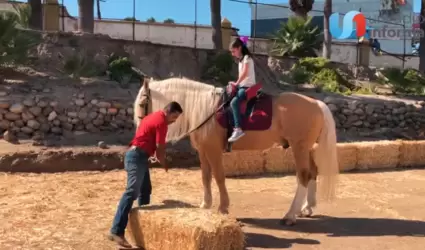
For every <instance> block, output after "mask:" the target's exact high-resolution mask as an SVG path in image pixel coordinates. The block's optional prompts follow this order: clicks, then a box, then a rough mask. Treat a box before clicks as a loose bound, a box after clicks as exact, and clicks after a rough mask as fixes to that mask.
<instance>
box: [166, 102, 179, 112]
mask: <svg viewBox="0 0 425 250" xmlns="http://www.w3.org/2000/svg"><path fill="white" fill-rule="evenodd" d="M164 110H165V111H167V112H168V113H180V114H181V113H183V109H182V107H181V106H180V104H179V103H178V102H170V103H168V104H167V106H165V107H164Z"/></svg>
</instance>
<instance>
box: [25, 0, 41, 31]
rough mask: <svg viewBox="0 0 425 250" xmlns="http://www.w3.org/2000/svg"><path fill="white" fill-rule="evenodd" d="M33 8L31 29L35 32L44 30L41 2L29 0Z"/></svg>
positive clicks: (30, 22)
mask: <svg viewBox="0 0 425 250" xmlns="http://www.w3.org/2000/svg"><path fill="white" fill-rule="evenodd" d="M28 4H29V5H30V7H31V16H30V18H29V27H30V28H31V29H34V30H42V29H43V5H42V4H41V0H28Z"/></svg>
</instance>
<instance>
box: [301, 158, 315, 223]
mask: <svg viewBox="0 0 425 250" xmlns="http://www.w3.org/2000/svg"><path fill="white" fill-rule="evenodd" d="M317 171H318V170H317V165H316V163H315V162H314V159H313V152H310V174H309V181H308V185H307V201H306V202H305V203H304V206H303V208H302V210H301V214H300V216H301V217H310V216H311V215H312V214H313V208H314V207H316V204H317V200H316V192H317Z"/></svg>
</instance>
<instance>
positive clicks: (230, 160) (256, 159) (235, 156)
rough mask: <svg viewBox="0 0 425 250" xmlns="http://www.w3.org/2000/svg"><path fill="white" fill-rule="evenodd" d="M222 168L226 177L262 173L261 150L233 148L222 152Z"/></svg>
mask: <svg viewBox="0 0 425 250" xmlns="http://www.w3.org/2000/svg"><path fill="white" fill-rule="evenodd" d="M223 168H224V172H225V175H226V176H227V177H232V176H243V175H259V174H262V173H264V160H263V156H262V154H261V151H256V150H235V151H232V152H230V153H224V154H223Z"/></svg>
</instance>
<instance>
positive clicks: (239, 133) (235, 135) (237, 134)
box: [228, 129, 245, 142]
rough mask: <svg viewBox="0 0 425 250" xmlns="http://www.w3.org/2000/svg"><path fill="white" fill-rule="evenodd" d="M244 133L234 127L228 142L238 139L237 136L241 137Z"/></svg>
mask: <svg viewBox="0 0 425 250" xmlns="http://www.w3.org/2000/svg"><path fill="white" fill-rule="evenodd" d="M244 135H245V133H244V132H243V131H242V130H240V129H235V130H233V133H232V136H230V138H229V140H228V142H235V141H237V140H239V138H241V137H242V136H244Z"/></svg>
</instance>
